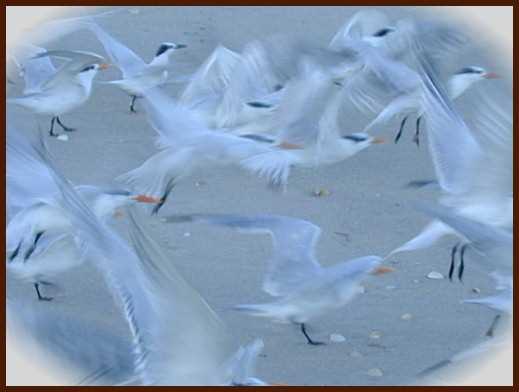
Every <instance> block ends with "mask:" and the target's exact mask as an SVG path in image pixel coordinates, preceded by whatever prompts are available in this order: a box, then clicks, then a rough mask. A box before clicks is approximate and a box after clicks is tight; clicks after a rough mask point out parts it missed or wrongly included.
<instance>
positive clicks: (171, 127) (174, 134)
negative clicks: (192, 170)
mask: <svg viewBox="0 0 519 392" xmlns="http://www.w3.org/2000/svg"><path fill="white" fill-rule="evenodd" d="M144 107H145V109H146V116H147V119H148V122H149V123H150V124H151V126H152V127H153V129H155V131H156V132H157V133H158V135H159V137H158V139H157V142H156V144H157V147H159V148H164V147H175V146H177V147H178V146H179V145H180V144H182V141H183V140H185V139H186V138H192V137H194V136H200V135H204V134H210V133H213V132H212V131H210V130H209V129H207V127H206V126H205V125H204V124H203V123H202V121H201V120H200V119H199V118H198V117H197V116H196V115H195V114H193V112H192V111H190V110H188V109H187V108H186V107H184V106H183V105H179V104H178V103H176V102H175V101H174V100H173V99H172V98H170V97H168V96H167V95H166V94H165V93H164V92H162V91H160V89H158V88H153V89H150V90H148V91H147V92H146V93H145V94H144Z"/></svg>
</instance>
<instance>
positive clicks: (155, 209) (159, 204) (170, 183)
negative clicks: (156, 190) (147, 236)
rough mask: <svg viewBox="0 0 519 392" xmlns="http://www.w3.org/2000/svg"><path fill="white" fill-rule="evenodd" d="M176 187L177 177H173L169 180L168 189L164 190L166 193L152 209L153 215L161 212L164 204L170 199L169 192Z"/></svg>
mask: <svg viewBox="0 0 519 392" xmlns="http://www.w3.org/2000/svg"><path fill="white" fill-rule="evenodd" d="M174 187H175V178H172V179H171V180H169V182H168V185H167V186H166V191H165V192H164V195H162V198H161V199H160V202H159V203H157V204H156V205H155V207H153V210H151V215H157V214H158V213H159V210H160V209H161V208H162V206H163V205H164V203H165V202H166V200H167V199H168V197H169V194H170V193H171V191H172V190H173V188H174Z"/></svg>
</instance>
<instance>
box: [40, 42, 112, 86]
mask: <svg viewBox="0 0 519 392" xmlns="http://www.w3.org/2000/svg"><path fill="white" fill-rule="evenodd" d="M44 57H56V58H59V59H64V60H67V61H66V62H65V63H64V64H63V65H62V66H61V67H59V68H58V69H57V71H56V72H55V74H54V76H53V77H52V78H50V79H48V80H47V81H46V82H45V83H43V84H42V85H41V90H45V89H49V88H52V87H54V86H56V85H59V84H60V83H63V82H64V81H69V80H70V79H71V78H73V77H75V76H76V75H77V73H78V72H80V71H81V70H82V69H83V68H84V67H86V66H88V65H92V64H100V63H103V62H105V59H104V58H103V57H102V56H100V55H98V54H96V53H92V52H86V51H80V50H47V51H45V52H41V53H38V54H37V55H36V56H35V58H44Z"/></svg>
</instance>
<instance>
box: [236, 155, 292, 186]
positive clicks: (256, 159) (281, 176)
mask: <svg viewBox="0 0 519 392" xmlns="http://www.w3.org/2000/svg"><path fill="white" fill-rule="evenodd" d="M294 162H295V159H294V157H293V155H292V154H290V153H288V152H285V151H267V152H264V153H260V154H257V155H253V156H251V157H249V158H246V159H244V160H242V161H241V162H240V164H241V166H242V167H244V168H245V169H247V170H249V171H251V172H253V173H254V174H256V175H258V176H259V177H262V178H266V179H267V180H268V184H269V187H270V188H272V189H275V190H279V189H281V190H283V191H284V190H285V188H286V185H287V182H288V176H289V175H290V167H291V166H292V164H293V163H294Z"/></svg>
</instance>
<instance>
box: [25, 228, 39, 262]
mask: <svg viewBox="0 0 519 392" xmlns="http://www.w3.org/2000/svg"><path fill="white" fill-rule="evenodd" d="M43 233H44V232H43V231H39V232H38V233H36V236H35V237H34V242H33V243H32V245H31V247H30V248H29V249H27V252H25V255H24V256H23V261H24V262H26V261H27V259H28V258H29V257H31V255H32V254H33V252H34V251H35V250H36V245H37V244H38V241H39V240H40V238H41V236H42V235H43Z"/></svg>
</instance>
